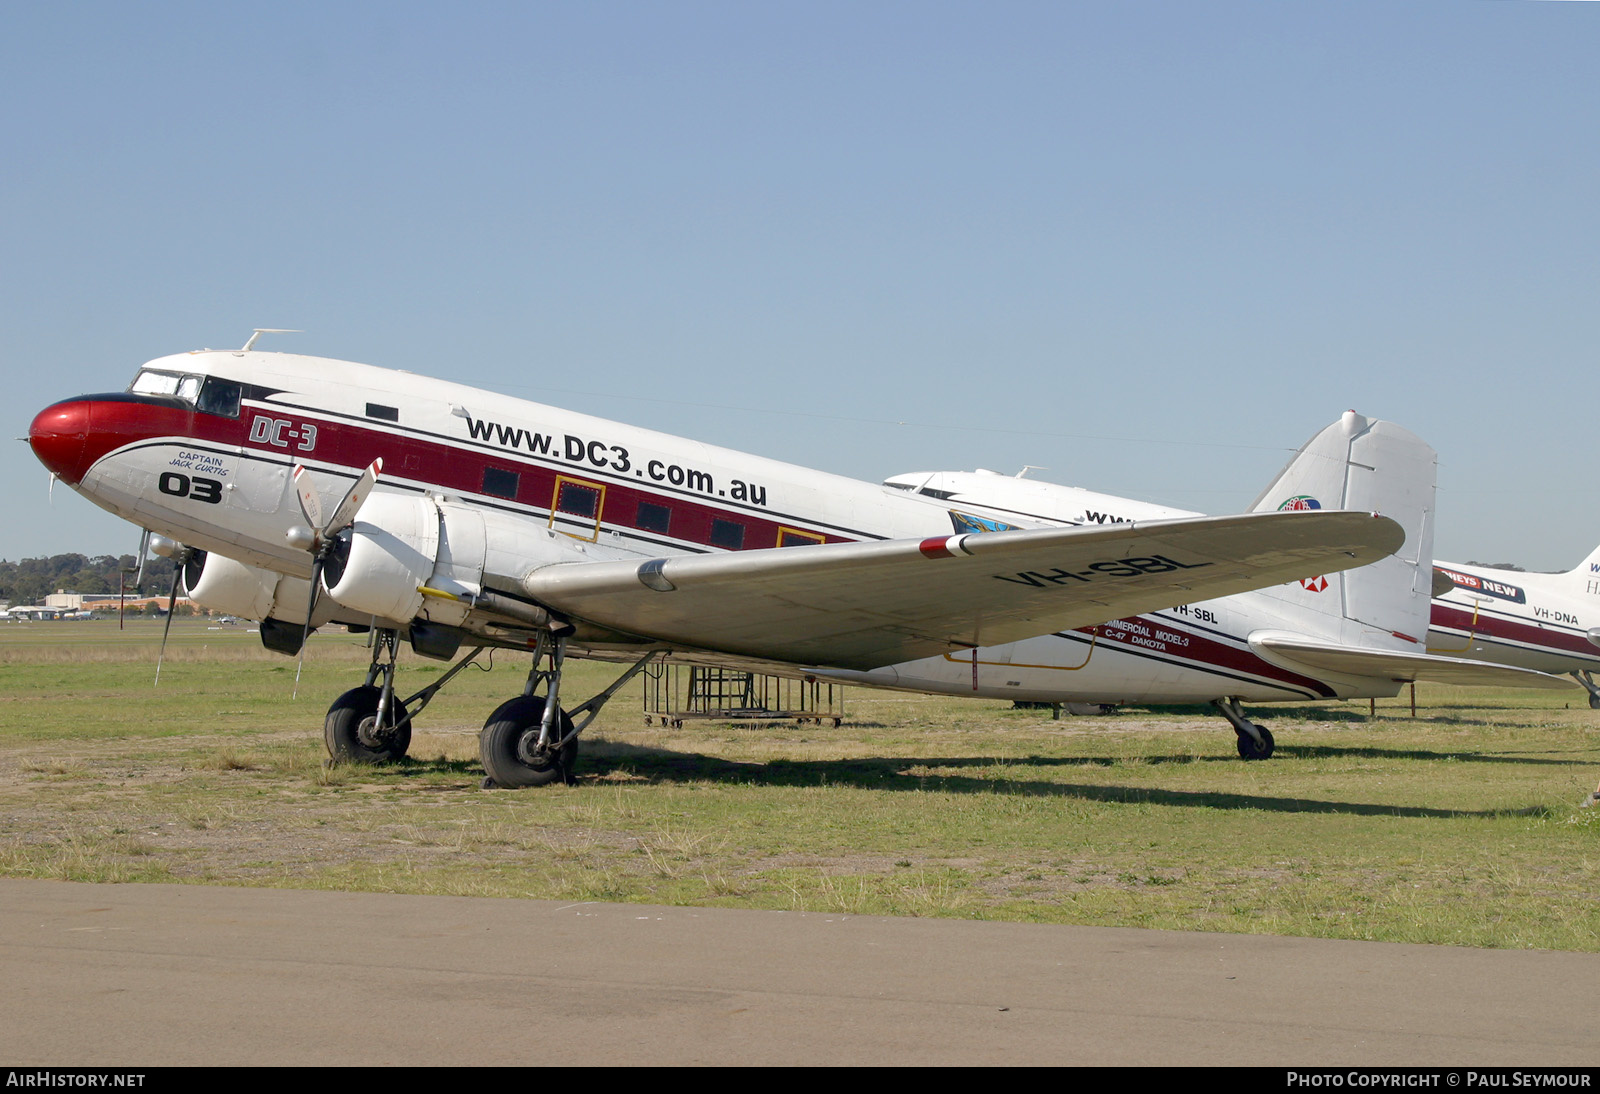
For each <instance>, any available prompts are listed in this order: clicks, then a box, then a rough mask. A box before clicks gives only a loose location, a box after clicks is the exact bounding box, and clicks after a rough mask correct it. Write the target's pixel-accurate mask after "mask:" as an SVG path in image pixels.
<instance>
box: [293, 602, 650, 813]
mask: <svg viewBox="0 0 1600 1094" xmlns="http://www.w3.org/2000/svg"><path fill="white" fill-rule="evenodd" d="M398 645H399V634H398V632H397V631H395V630H392V629H387V628H379V629H377V630H375V631H373V643H372V664H371V665H370V666H369V667H368V668H367V680H366V683H364V684H363V685H362V686H360V687H358V688H352V689H351V690H349V691H347V692H345V693H344V694H343V695H341V696H339V698H337V699H335V700H334V702H333V706H331V707H329V708H328V716H327V719H326V720H325V721H324V722H323V731H322V734H323V740H324V742H325V743H326V744H327V746H328V755H329V756H331V757H333V759H335V760H340V761H345V762H350V763H371V764H380V763H394V762H395V761H397V760H399V759H401V758H402V757H403V756H405V754H406V749H407V748H409V747H410V744H411V724H412V719H414V718H415V717H416V715H417V713H418V712H419V711H421V710H422V708H423V707H425V706H427V705H428V703H429V702H430V701H431V700H432V699H433V697H434V696H435V695H436V694H438V692H439V689H440V688H442V687H444V686H445V684H447V683H449V682H450V680H451V679H453V678H454V677H455V675H456V674H457V673H458V672H460V671H461V670H462V669H464V668H466V667H467V666H468V665H469V664H471V663H472V661H473V660H474V659H475V658H476V657H477V656H478V654H479V653H480V652H482V651H481V650H476V649H475V650H473V651H472V652H471V653H469V654H468V655H467V656H465V657H463V658H462V659H461V660H459V661H457V662H456V663H455V664H454V665H452V666H450V670H449V671H448V672H446V673H445V674H444V675H443V676H441V677H439V679H438V680H436V681H434V682H433V683H432V684H429V685H428V686H427V687H425V688H423V689H422V690H421V691H419V692H417V693H416V694H415V695H411V696H408V697H407V698H405V699H400V698H399V697H398V696H397V695H396V694H395V690H394V677H395V653H396V651H397V649H398ZM566 653H567V639H566V637H565V636H552V635H550V634H549V633H548V632H542V633H541V634H540V637H539V641H538V644H537V645H536V646H535V648H534V652H533V666H532V667H531V668H530V669H529V670H528V681H527V684H526V685H525V686H524V687H523V692H522V694H521V695H520V696H518V697H517V698H515V699H509V700H507V701H506V702H504V703H501V704H500V705H499V706H498V707H496V708H495V711H494V713H493V714H491V715H489V720H488V721H487V722H485V723H484V726H483V732H482V733H481V734H480V735H479V738H478V752H479V755H480V757H481V758H482V760H483V768H484V771H485V772H487V777H486V778H485V779H484V781H483V785H484V788H485V789H489V788H491V787H524V786H545V785H548V784H550V783H553V782H557V781H560V782H564V783H568V784H571V783H573V782H575V781H576V778H575V776H574V774H573V765H574V763H575V762H576V760H577V757H578V735H579V734H580V733H582V732H583V731H584V729H585V728H587V726H588V725H589V723H590V722H592V721H593V720H594V717H595V715H596V714H598V713H599V712H600V708H601V707H603V706H604V705H605V704H606V702H607V700H609V699H610V698H611V697H612V696H613V695H615V694H616V693H617V692H618V690H620V689H621V688H622V686H623V685H624V684H626V683H627V682H628V681H629V680H631V679H633V677H634V676H635V675H637V674H638V673H639V672H640V671H642V670H643V669H644V667H645V665H646V664H648V663H649V661H650V659H651V658H652V657H654V656H655V654H654V653H647V654H645V655H644V656H643V657H641V658H640V659H639V660H638V662H636V663H635V664H634V665H633V667H632V668H630V669H628V671H627V672H625V673H623V674H622V675H621V676H620V677H618V678H617V680H616V682H614V683H613V684H612V685H611V686H610V687H608V688H606V689H605V690H604V691H602V692H600V694H598V695H596V696H594V697H593V698H592V699H589V700H586V701H585V702H583V703H580V704H579V705H577V706H575V707H572V708H570V709H569V710H562V709H561V705H560V704H561V670H562V668H563V666H564V664H565V662H566ZM541 686H542V687H543V690H544V694H543V695H540V694H537V693H538V691H539V690H540V688H541ZM574 717H576V718H577V719H578V720H577V721H574Z"/></svg>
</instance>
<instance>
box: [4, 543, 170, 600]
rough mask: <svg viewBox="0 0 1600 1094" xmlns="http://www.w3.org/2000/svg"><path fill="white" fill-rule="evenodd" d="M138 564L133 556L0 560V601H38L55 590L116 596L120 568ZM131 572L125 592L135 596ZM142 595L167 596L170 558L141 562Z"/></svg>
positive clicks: (129, 567)
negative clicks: (142, 568)
mask: <svg viewBox="0 0 1600 1094" xmlns="http://www.w3.org/2000/svg"><path fill="white" fill-rule="evenodd" d="M136 566H137V562H136V561H135V559H134V557H133V556H132V555H94V556H93V557H90V556H88V555H51V556H50V557H49V558H25V559H23V560H22V561H21V562H10V561H7V560H5V559H0V601H8V602H10V603H12V604H40V603H43V602H44V598H45V597H46V596H49V595H50V594H51V593H53V592H55V591H56V590H57V589H61V590H64V591H66V592H69V593H81V594H83V595H85V596H103V595H108V594H109V595H111V596H116V595H117V580H118V578H119V576H120V573H119V571H121V570H125V569H126V570H132V569H134V568H135V567H136ZM134 577H135V575H134V574H131V573H130V574H129V575H128V576H127V590H128V594H129V595H130V596H131V595H134V592H135V590H134V584H133V583H134ZM143 589H144V594H143V595H145V596H155V595H158V594H159V595H163V596H164V595H166V594H167V593H168V592H170V591H171V589H172V560H171V559H165V558H154V557H152V558H150V559H149V560H148V561H146V562H145V564H144V585H143Z"/></svg>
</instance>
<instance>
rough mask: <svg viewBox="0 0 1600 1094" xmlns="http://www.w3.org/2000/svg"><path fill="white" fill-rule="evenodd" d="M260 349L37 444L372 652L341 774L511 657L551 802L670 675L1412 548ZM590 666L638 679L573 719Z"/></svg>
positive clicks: (920, 641)
mask: <svg viewBox="0 0 1600 1094" xmlns="http://www.w3.org/2000/svg"><path fill="white" fill-rule="evenodd" d="M254 342H255V338H254V337H252V338H251V340H250V342H248V343H247V344H246V346H245V347H244V348H243V349H241V350H238V351H211V350H205V351H197V352H193V353H187V354H178V355H174V356H170V357H163V358H159V359H157V360H155V361H151V362H149V363H148V364H147V365H145V366H144V367H142V368H141V369H140V370H139V372H138V374H137V375H136V377H135V378H134V380H133V382H132V384H131V385H130V386H129V388H128V389H127V390H126V391H125V392H119V393H114V394H106V395H88V396H83V397H80V398H75V399H69V400H66V401H64V402H60V403H57V404H55V405H53V406H51V407H49V408H47V409H45V410H43V411H41V412H40V413H39V414H38V415H37V417H36V418H35V419H34V421H33V423H32V426H31V428H30V431H29V440H30V443H31V444H32V447H33V450H34V452H35V453H36V454H37V456H38V457H39V459H40V460H41V461H42V462H43V463H44V464H45V465H46V466H47V467H48V468H49V469H50V470H51V472H52V473H53V474H55V475H56V476H58V477H59V478H60V479H61V480H62V481H65V482H66V483H68V484H69V485H70V486H72V487H73V488H74V489H75V490H77V491H78V492H79V493H81V494H83V495H84V496H85V497H87V498H89V499H90V500H91V501H93V502H94V503H95V504H97V505H100V506H101V507H103V508H105V509H108V510H110V511H111V512H113V513H116V514H118V515H119V516H122V517H124V518H126V519H127V520H129V521H132V522H133V523H135V524H138V525H139V526H141V527H142V528H144V529H146V530H147V531H150V532H153V533H155V534H156V535H157V536H159V537H161V539H160V540H159V541H158V542H159V543H160V544H163V545H164V546H161V547H159V548H158V549H161V550H164V551H165V553H167V554H169V555H171V556H172V557H174V558H175V559H177V560H179V561H181V563H182V565H181V567H180V571H181V578H182V581H183V583H184V584H185V585H186V586H187V589H188V593H189V595H190V596H191V597H192V598H193V599H194V600H195V601H197V602H198V603H200V604H202V605H205V606H207V607H210V608H213V609H215V610H218V611H223V612H227V613H229V614H232V615H238V616H243V617H247V618H251V619H259V620H261V637H262V641H263V643H264V644H265V645H266V646H267V647H269V648H271V649H273V650H276V651H279V652H282V653H286V654H291V655H292V654H295V653H297V652H299V651H301V650H302V649H303V646H304V643H305V640H306V636H307V635H308V634H309V632H310V631H311V630H312V629H314V628H316V627H320V626H325V625H328V624H330V623H331V624H343V625H345V626H347V627H349V628H351V629H354V630H357V631H360V630H367V629H370V630H371V631H372V633H373V643H372V646H373V656H372V662H371V665H370V666H369V668H368V671H367V674H366V679H365V682H364V683H362V684H361V685H360V686H357V687H355V688H352V689H351V690H349V691H347V692H345V693H344V694H343V695H341V696H339V697H338V698H337V699H336V700H335V701H334V702H333V704H332V706H331V707H330V708H329V710H328V714H327V717H326V720H325V723H324V736H325V739H326V742H327V745H328V748H329V751H330V753H331V754H332V755H333V756H335V757H336V758H346V759H355V760H366V761H383V760H390V759H395V758H398V757H399V756H401V755H403V754H404V753H405V751H406V748H407V747H408V745H409V742H410V736H411V726H412V719H413V718H414V717H415V715H416V714H417V713H418V712H419V711H420V710H421V709H422V708H423V707H424V706H425V705H426V704H427V703H428V701H429V700H430V699H431V698H432V697H433V695H434V694H435V693H436V692H437V690H438V689H439V688H440V687H442V686H443V685H444V684H445V683H446V682H448V680H449V679H451V678H452V677H453V676H454V675H455V674H456V673H457V672H459V671H461V669H462V668H464V667H465V665H466V664H467V663H469V662H470V660H471V658H472V657H473V656H475V655H476V654H477V652H478V651H479V650H480V649H481V648H483V647H506V648H514V649H524V650H531V651H532V652H533V655H534V657H533V665H532V668H531V669H530V671H529V675H528V679H527V682H526V685H525V687H524V689H523V694H522V695H521V696H517V697H514V698H512V699H510V700H508V701H507V702H506V703H504V704H502V705H501V706H500V707H499V708H497V709H496V710H495V711H494V712H493V713H492V714H490V715H489V718H488V720H487V722H486V724H485V726H484V729H483V732H482V734H481V737H480V750H481V754H482V759H483V764H484V767H485V769H486V771H487V774H488V779H487V780H486V783H488V784H493V785H498V786H506V787H516V786H534V785H542V784H546V783H550V782H554V781H557V780H560V779H567V780H570V779H571V777H572V770H573V763H574V760H575V757H576V753H577V741H578V735H579V733H580V732H581V730H582V728H583V727H584V726H585V725H587V724H588V723H589V721H590V720H591V719H592V718H593V717H594V715H595V713H596V712H597V711H598V710H599V708H600V706H601V705H602V704H603V703H604V702H605V701H606V700H607V699H608V698H609V697H610V696H611V695H613V694H615V693H616V691H617V689H619V688H620V687H621V686H622V684H623V683H624V682H625V681H626V680H627V679H629V678H630V677H631V676H632V675H633V674H634V673H637V672H639V671H640V670H642V669H643V668H644V666H645V665H646V664H647V663H649V662H650V661H651V660H652V659H654V658H667V657H672V658H678V659H683V660H696V659H698V660H702V661H706V662H710V663H718V664H736V665H748V666H751V667H760V668H765V669H767V670H769V671H777V672H786V673H790V674H796V675H799V674H804V673H807V672H810V671H813V670H824V671H827V670H833V671H841V672H846V673H863V674H869V673H871V672H872V671H873V670H878V669H882V668H883V667H885V666H891V665H896V664H898V663H902V662H908V661H915V660H917V659H922V658H934V659H936V660H937V659H941V658H943V657H944V656H945V655H947V654H948V655H950V656H952V657H968V658H970V657H972V656H974V655H973V654H972V651H974V650H977V651H978V653H977V654H976V655H975V656H976V658H977V660H978V662H979V663H982V662H984V661H986V660H989V659H990V655H989V653H988V652H986V650H987V649H988V648H990V647H996V646H1001V645H1004V644H1005V643H1010V642H1015V641H1018V640H1020V639H1024V638H1027V637H1029V636H1033V635H1038V634H1041V633H1044V632H1048V631H1063V632H1071V631H1072V630H1073V629H1074V628H1079V627H1087V626H1092V625H1095V624H1101V623H1105V622H1107V621H1109V620H1116V619H1119V618H1121V617H1127V616H1131V615H1134V614H1135V613H1144V612H1155V611H1160V610H1163V609H1167V608H1171V607H1172V606H1174V605H1178V604H1182V603H1188V602H1193V601H1204V600H1210V599H1212V598H1215V597H1219V596H1227V595H1231V594H1234V593H1239V592H1243V591H1245V590H1249V589H1255V588H1260V587H1263V586H1269V585H1275V584H1278V583H1281V582H1284V581H1287V580H1294V579H1300V578H1311V577H1314V576H1316V575H1328V574H1332V573H1335V572H1337V571H1341V570H1344V569H1346V568H1348V567H1353V566H1361V565H1364V564H1367V563H1370V562H1374V561H1377V560H1378V559H1382V558H1385V557H1386V556H1388V555H1390V554H1392V553H1393V552H1395V551H1396V550H1398V549H1399V548H1400V547H1401V544H1402V542H1403V541H1404V533H1403V531H1402V529H1401V527H1400V525H1399V524H1398V523H1397V522H1396V521H1394V520H1393V519H1391V518H1389V517H1387V516H1382V515H1378V514H1375V513H1373V512H1292V511H1285V512H1267V511H1261V512H1253V513H1248V514H1244V515H1239V516H1228V517H1183V518H1179V519H1171V520H1168V519H1158V520H1151V521H1136V522H1133V523H1127V524H1118V525H1108V526H1103V527H1088V528H1084V527H1062V526H1056V527H1033V528H1018V529H1012V530H996V531H987V530H984V529H983V526H982V525H974V524H973V523H972V522H971V521H970V519H968V518H966V517H964V516H962V515H960V514H959V513H954V512H953V511H952V507H951V506H950V505H949V504H947V503H946V502H945V501H944V500H942V499H940V498H937V497H934V496H930V495H928V494H926V493H919V492H917V491H911V490H900V489H895V488H892V487H884V486H881V485H875V484H869V483H865V482H859V481H856V480H852V479H847V478H843V477H840V476H836V475H829V474H824V473H821V472H817V471H813V470H808V469H806V468H802V467H797V466H793V465H789V464H784V463H779V462H776V461H773V460H769V459H762V458H759V457H755V456H749V455H744V454H741V453H737V452H732V451H728V450H724V449H719V448H714V447H711V446H709V445H704V444H701V443H698V442H695V441H691V440H686V439H684V438H680V437H674V436H670V435H667V434H663V433H658V432H653V431H650V430H646V429H641V428H636V427H632V426H627V425H621V424H618V423H614V422H609V421H604V420H601V419H598V418H592V417H588V416H585V415H581V414H575V413H571V412H568V411H563V410H559V409H556V408H553V407H548V406H542V405H538V404H535V403H530V402H523V401H521V400H517V399H510V398H507V397H504V396H501V395H496V394H493V393H491V392H487V391H483V390H480V389H476V388H471V387H466V386H463V385H459V384H455V383H449V382H446V381H442V380H435V379H429V378H426V377H422V376H417V375H412V374H409V373H404V372H395V371H389V370H384V369H379V368H374V367H371V366H368V365H360V364H352V363H348V362H343V361H334V360H328V359H324V358H316V357H307V356H300V355H295V354H285V353H267V352H261V351H257V350H254V349H253V348H252V347H253V344H254ZM380 475H381V478H380ZM1362 496H1363V497H1367V496H1370V497H1371V498H1372V499H1373V500H1374V501H1386V500H1387V498H1386V497H1385V496H1384V495H1383V494H1382V492H1381V491H1374V492H1371V493H1370V494H1363V495H1362ZM1258 508H1262V509H1266V508H1271V509H1278V508H1280V506H1278V505H1276V504H1273V505H1270V506H1267V505H1264V506H1258ZM1038 523H1040V524H1041V525H1043V524H1046V523H1048V522H1044V521H1041V522H1038ZM1393 565H1395V566H1399V567H1402V568H1406V569H1408V570H1410V569H1415V568H1416V565H1417V564H1416V563H1415V561H1412V562H1406V561H1403V560H1394V562H1393ZM1324 579H1325V578H1324V577H1323V576H1316V580H1318V581H1321V580H1324ZM1328 580H1331V579H1328ZM175 588H176V587H175ZM1277 633H1280V634H1283V633H1284V631H1283V630H1281V629H1280V630H1278V631H1277ZM402 638H403V639H405V640H407V641H409V643H410V645H411V646H412V648H413V649H414V650H415V651H416V652H417V653H419V654H421V655H423V656H427V657H433V658H439V659H449V658H452V657H455V656H457V654H458V652H459V651H461V650H462V648H463V647H466V648H467V649H468V650H469V651H470V652H468V653H466V655H465V656H463V657H461V658H460V659H459V660H458V661H457V662H456V664H455V665H454V666H453V667H452V668H451V669H450V670H449V671H448V672H446V673H444V674H442V675H441V677H440V678H439V679H438V680H437V681H436V682H435V683H433V684H430V685H429V686H428V687H426V688H424V689H422V690H421V691H419V692H417V693H416V694H414V695H411V696H408V697H405V698H401V694H400V693H399V692H397V691H396V688H395V676H396V671H395V670H396V665H395V659H396V655H397V653H398V647H399V643H400V641H401V639H402ZM1130 641H1131V639H1130ZM1288 644H1291V639H1290V638H1289V637H1287V636H1285V637H1283V639H1282V642H1281V643H1280V645H1288ZM1324 644H1326V643H1324ZM1317 648H1318V650H1320V649H1321V646H1318V647H1317ZM1319 655H1324V654H1319V653H1317V652H1316V651H1313V653H1311V654H1308V655H1307V656H1319ZM1325 655H1327V656H1337V654H1336V653H1335V654H1325ZM568 656H589V657H598V658H603V659H609V660H615V661H632V662H633V664H632V667H631V668H629V669H628V670H627V672H625V673H624V674H623V675H622V676H621V677H620V678H619V679H618V680H617V681H616V682H615V683H614V684H612V685H611V687H609V688H607V689H606V690H605V691H603V692H601V693H600V694H598V695H596V696H594V697H592V698H591V699H589V700H587V701H585V702H583V703H579V704H577V705H576V706H574V707H572V708H570V709H569V710H566V711H562V710H561V702H562V699H561V678H562V668H563V665H564V663H565V659H566V658H567V657H568ZM1272 656H1275V657H1276V656H1280V654H1277V653H1273V654H1272ZM1290 690H1291V691H1292V690H1293V689H1292V688H1291V689H1290ZM1302 690H1304V691H1309V692H1311V693H1314V694H1319V693H1322V692H1323V691H1324V690H1329V689H1325V688H1324V687H1323V686H1321V685H1318V684H1316V683H1314V682H1308V683H1306V684H1305V685H1304V687H1303V688H1302ZM541 692H542V693H541ZM573 715H578V716H579V718H580V721H578V722H574V720H573V717H572V716H573ZM1241 732H1242V733H1245V734H1246V735H1248V730H1242V731H1241ZM1252 739H1253V740H1260V739H1259V738H1252ZM1265 748H1266V749H1267V750H1270V737H1268V738H1265ZM1257 752H1258V753H1260V752H1262V749H1260V748H1258V749H1257Z"/></svg>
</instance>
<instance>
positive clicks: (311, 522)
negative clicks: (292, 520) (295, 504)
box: [294, 463, 322, 532]
mask: <svg viewBox="0 0 1600 1094" xmlns="http://www.w3.org/2000/svg"><path fill="white" fill-rule="evenodd" d="M294 493H295V497H297V498H299V499H300V512H301V513H303V514H305V518H306V525H307V527H309V528H310V529H311V530H312V531H313V532H314V531H316V530H317V529H319V528H321V527H322V498H321V497H319V496H318V495H317V488H316V487H315V486H313V485H312V483H311V472H309V471H307V470H306V467H305V464H301V463H297V464H295V465H294Z"/></svg>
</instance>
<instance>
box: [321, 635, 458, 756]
mask: <svg viewBox="0 0 1600 1094" xmlns="http://www.w3.org/2000/svg"><path fill="white" fill-rule="evenodd" d="M398 647H399V634H398V632H396V631H394V630H391V629H389V628H385V627H380V628H379V629H377V630H375V631H373V632H372V664H370V665H368V666H367V682H366V683H365V684H362V685H361V686H360V687H358V688H351V689H350V690H349V691H347V692H345V693H344V694H343V695H341V696H339V698H337V699H335V700H334V701H333V706H331V707H329V708H328V716H327V718H326V719H324V720H323V723H322V740H323V743H324V744H326V745H327V746H328V755H329V756H331V757H332V758H333V759H334V760H337V761H341V762H344V763H358V764H389V763H394V762H396V761H397V760H399V759H401V758H402V757H404V756H405V754H406V749H408V748H410V747H411V719H412V718H414V717H416V715H417V714H418V712H420V711H421V710H422V708H423V707H425V706H427V705H428V703H429V702H431V701H432V700H433V697H434V696H435V695H437V694H438V693H439V689H440V688H442V687H444V686H445V685H446V684H447V683H449V682H450V680H451V679H452V678H453V677H454V676H455V675H456V673H458V672H460V671H461V670H462V669H464V668H466V667H467V665H469V664H470V663H471V662H472V660H473V658H475V657H477V656H478V654H479V653H480V652H482V651H481V650H473V651H472V652H471V653H469V654H468V655H467V656H466V657H463V658H462V659H461V660H460V661H457V662H456V663H455V664H454V665H452V666H450V671H449V672H447V673H445V674H444V675H443V676H441V677H439V679H437V680H435V681H434V682H433V683H431V684H429V685H428V686H427V687H425V688H423V689H422V690H421V691H419V692H417V693H416V694H415V695H412V696H409V697H408V698H406V699H403V700H402V699H397V698H396V697H395V694H394V670H395V653H396V652H397V649H398ZM380 680H381V681H382V682H381V684H380V683H379V681H380Z"/></svg>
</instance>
